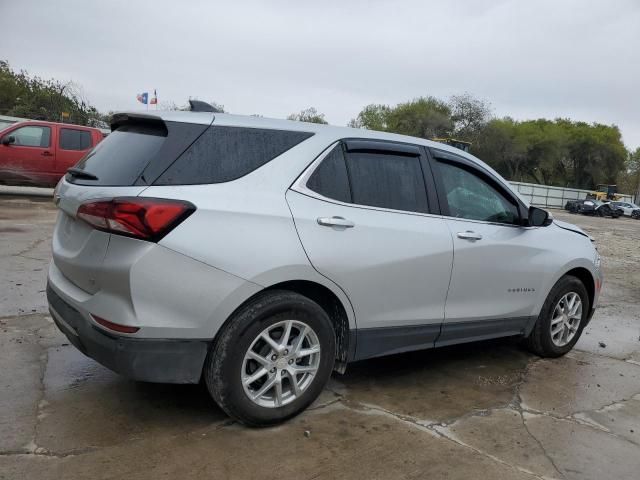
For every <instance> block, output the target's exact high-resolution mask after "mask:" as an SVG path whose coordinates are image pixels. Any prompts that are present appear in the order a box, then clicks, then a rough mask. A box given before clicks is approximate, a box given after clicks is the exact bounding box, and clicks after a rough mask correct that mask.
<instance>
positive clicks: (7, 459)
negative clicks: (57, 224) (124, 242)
mask: <svg viewBox="0 0 640 480" xmlns="http://www.w3.org/2000/svg"><path fill="white" fill-rule="evenodd" d="M554 215H556V216H557V217H558V218H562V219H567V220H568V221H570V222H573V223H576V224H579V225H581V226H582V227H583V228H584V229H586V230H587V231H588V232H589V233H590V234H591V235H593V236H594V237H595V238H596V239H597V242H598V245H599V249H600V251H601V253H602V254H603V256H604V262H603V263H604V269H605V272H606V283H605V288H604V292H603V295H602V300H601V306H600V309H599V310H598V312H597V313H596V316H595V318H594V320H593V322H592V323H591V325H590V326H589V327H588V329H587V330H586V331H585V335H583V337H582V339H581V340H580V342H579V343H578V345H577V348H576V349H575V350H574V351H573V352H571V353H570V354H569V355H567V356H566V357H564V358H560V359H556V360H543V359H540V358H537V357H535V356H532V355H530V354H528V353H526V352H524V351H523V350H521V349H520V348H518V347H517V345H516V344H515V342H513V341H511V340H507V341H493V342H485V343H482V344H474V345H466V346H462V347H455V348H447V349H442V350H434V351H425V352H417V353H411V354H405V355H398V356H394V357H388V358H381V359H376V360H371V361H366V362H361V363H359V364H355V365H352V366H350V367H349V368H348V370H347V373H346V374H345V375H342V376H341V375H334V377H333V378H332V380H331V382H330V385H329V387H328V388H327V389H326V390H325V392H324V393H323V394H322V396H321V398H320V399H319V400H318V401H317V402H316V404H315V405H314V407H313V408H312V409H310V410H309V411H307V412H306V413H304V414H302V415H300V416H299V417H298V418H296V419H294V420H292V421H290V422H289V423H287V424H285V425H282V426H279V427H276V428H270V429H264V430H251V429H247V428H244V427H242V426H240V425H237V424H235V423H233V422H231V421H230V420H229V419H228V418H227V417H226V416H225V415H224V414H223V413H222V412H221V411H220V410H219V409H218V408H217V407H216V405H215V404H214V403H213V401H212V400H210V398H209V397H208V395H207V393H206V391H205V390H204V388H203V387H201V386H180V385H153V384H143V383H135V382H132V381H128V380H126V379H124V378H121V377H119V376H117V375H115V374H113V373H111V372H110V371H108V370H106V369H105V368H103V367H101V366H100V365H98V364H96V363H95V362H93V361H92V360H90V359H88V358H85V357H84V356H83V355H82V354H80V353H79V352H78V351H76V350H75V349H74V348H73V347H72V346H70V345H69V344H68V342H67V341H66V339H65V338H64V337H63V336H62V335H61V334H60V333H59V332H58V331H57V330H56V329H55V328H54V326H53V324H52V322H51V319H50V318H49V316H48V315H47V309H46V304H45V297H44V288H45V272H46V268H47V262H48V260H49V255H50V246H49V243H50V239H51V232H52V227H53V224H54V216H55V211H54V208H53V206H52V204H51V203H50V201H48V200H47V199H46V198H40V199H37V198H32V199H27V198H19V197H11V196H3V197H0V272H2V275H1V276H0V479H27V478H29V479H60V478H94V479H97V478H100V479H103V478H105V479H106V478H123V477H127V478H133V479H142V478H145V479H146V478H149V479H151V478H153V479H157V478H160V477H163V478H164V477H167V478H182V479H187V478H198V479H202V478H215V479H224V478H258V477H259V478H261V479H265V480H266V479H278V480H282V479H287V478H308V479H312V478H313V479H316V478H366V479H373V478H381V479H382V478H385V479H386V478H426V477H429V478H448V479H457V478H486V479H503V478H509V479H510V478H517V479H527V478H561V479H562V478H566V479H604V478H615V479H637V478H640V473H639V472H640V338H639V335H640V249H639V248H638V247H639V246H640V221H632V220H629V219H617V220H613V219H603V218H588V217H582V216H573V215H568V214H565V213H563V212H554Z"/></svg>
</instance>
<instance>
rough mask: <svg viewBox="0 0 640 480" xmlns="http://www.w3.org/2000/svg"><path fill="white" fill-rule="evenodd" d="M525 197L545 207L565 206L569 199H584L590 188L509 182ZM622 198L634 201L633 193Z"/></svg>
mask: <svg viewBox="0 0 640 480" xmlns="http://www.w3.org/2000/svg"><path fill="white" fill-rule="evenodd" d="M509 183H510V184H511V185H513V187H514V188H515V189H516V190H517V191H518V193H520V195H522V196H523V197H524V198H526V199H527V200H529V202H530V203H531V204H532V205H540V206H543V207H551V208H563V207H564V205H565V203H567V200H584V199H585V198H586V197H587V194H588V193H589V192H590V190H581V189H579V188H563V187H552V186H549V185H538V184H536V183H523V182H509ZM619 195H621V196H622V198H621V199H620V200H621V201H623V202H633V196H632V195H623V194H619Z"/></svg>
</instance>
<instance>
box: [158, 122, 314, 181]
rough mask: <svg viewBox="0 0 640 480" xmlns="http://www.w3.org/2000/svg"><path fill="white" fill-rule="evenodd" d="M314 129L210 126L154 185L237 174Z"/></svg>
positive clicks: (222, 178) (231, 177)
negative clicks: (304, 130) (295, 129)
mask: <svg viewBox="0 0 640 480" xmlns="http://www.w3.org/2000/svg"><path fill="white" fill-rule="evenodd" d="M312 135H313V133H309V132H295V131H289V130H267V129H260V128H244V127H225V126H215V125H214V126H212V127H210V128H209V129H208V130H207V131H206V132H205V133H203V134H202V136H200V138H198V140H197V141H195V142H194V143H193V145H191V146H190V147H189V148H188V149H187V150H186V151H185V152H184V153H183V154H182V155H181V156H180V158H178V159H177V160H176V161H175V162H174V163H173V165H171V166H170V167H169V168H168V169H167V170H166V171H165V172H164V173H163V174H162V175H160V177H159V178H158V179H157V180H156V182H155V184H156V185H194V184H203V183H221V182H228V181H231V180H235V179H237V178H240V177H242V176H244V175H247V174H248V173H250V172H252V171H254V170H255V169H257V168H259V167H261V166H262V165H264V164H266V163H268V162H269V161H271V160H273V159H274V158H276V157H278V156H280V155H282V154H283V153H284V152H286V151H287V150H289V149H290V148H292V147H295V146H296V145H298V144H299V143H300V142H302V141H304V140H306V139H307V138H309V137H311V136H312Z"/></svg>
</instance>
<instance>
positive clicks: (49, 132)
mask: <svg viewBox="0 0 640 480" xmlns="http://www.w3.org/2000/svg"><path fill="white" fill-rule="evenodd" d="M9 137H12V138H13V141H12V143H9V144H6V145H4V144H2V145H0V159H1V160H2V162H1V164H0V175H1V176H2V178H3V179H5V180H6V181H9V182H12V183H18V184H30V185H37V186H49V185H51V184H55V147H54V145H53V137H54V131H53V129H52V127H50V126H46V125H37V124H34V125H22V126H18V127H17V128H13V129H11V130H8V131H5V132H3V135H2V138H3V139H5V138H9Z"/></svg>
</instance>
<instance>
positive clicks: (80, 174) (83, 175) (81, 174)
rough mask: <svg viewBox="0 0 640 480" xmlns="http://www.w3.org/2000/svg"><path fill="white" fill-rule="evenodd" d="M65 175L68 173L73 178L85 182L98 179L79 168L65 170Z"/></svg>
mask: <svg viewBox="0 0 640 480" xmlns="http://www.w3.org/2000/svg"><path fill="white" fill-rule="evenodd" d="M67 173H70V174H71V175H73V176H74V177H80V178H86V179H87V180H98V177H96V176H95V175H94V174H93V173H89V172H87V171H85V170H82V169H80V168H75V167H73V168H70V169H68V170H67Z"/></svg>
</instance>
